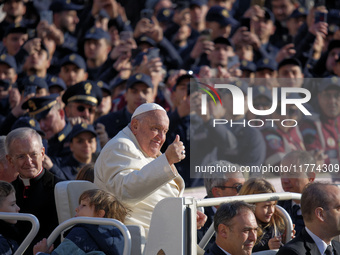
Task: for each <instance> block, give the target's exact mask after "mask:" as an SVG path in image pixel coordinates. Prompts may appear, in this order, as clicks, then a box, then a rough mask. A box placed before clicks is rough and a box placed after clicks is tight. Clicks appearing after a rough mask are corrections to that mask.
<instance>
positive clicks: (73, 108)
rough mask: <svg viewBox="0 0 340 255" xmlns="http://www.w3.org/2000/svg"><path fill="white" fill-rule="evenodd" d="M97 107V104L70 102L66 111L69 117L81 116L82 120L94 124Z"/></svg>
mask: <svg viewBox="0 0 340 255" xmlns="http://www.w3.org/2000/svg"><path fill="white" fill-rule="evenodd" d="M96 108H97V107H96V106H93V105H90V104H85V103H80V102H70V103H68V104H67V105H66V106H65V111H66V116H67V117H68V118H76V117H80V118H81V119H82V122H84V123H86V124H93V121H94V117H95V113H96Z"/></svg>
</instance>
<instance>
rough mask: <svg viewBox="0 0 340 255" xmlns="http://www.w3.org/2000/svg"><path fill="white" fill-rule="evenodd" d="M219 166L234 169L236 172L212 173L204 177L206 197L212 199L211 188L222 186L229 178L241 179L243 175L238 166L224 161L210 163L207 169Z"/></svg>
mask: <svg viewBox="0 0 340 255" xmlns="http://www.w3.org/2000/svg"><path fill="white" fill-rule="evenodd" d="M209 166H210V167H215V166H220V167H221V168H223V167H231V166H233V167H236V170H237V171H236V172H214V173H213V174H210V173H209V174H208V175H207V176H204V187H205V190H206V192H207V195H208V197H214V196H213V193H212V188H213V187H216V186H223V185H224V184H225V183H226V182H227V181H228V179H229V178H243V174H242V173H241V171H240V166H239V165H236V164H232V163H230V162H229V161H226V160H219V161H215V162H212V163H210V164H209V165H208V167H209Z"/></svg>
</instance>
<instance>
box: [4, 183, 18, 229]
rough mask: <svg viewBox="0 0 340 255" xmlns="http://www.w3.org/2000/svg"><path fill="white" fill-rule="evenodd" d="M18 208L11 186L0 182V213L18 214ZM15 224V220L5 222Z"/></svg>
mask: <svg viewBox="0 0 340 255" xmlns="http://www.w3.org/2000/svg"><path fill="white" fill-rule="evenodd" d="M19 210H20V208H19V206H18V205H17V204H16V198H15V189H14V187H13V186H12V184H10V183H8V182H5V181H0V212H14V213H17V212H19ZM6 221H7V222H9V223H12V224H15V223H16V222H17V221H16V220H6Z"/></svg>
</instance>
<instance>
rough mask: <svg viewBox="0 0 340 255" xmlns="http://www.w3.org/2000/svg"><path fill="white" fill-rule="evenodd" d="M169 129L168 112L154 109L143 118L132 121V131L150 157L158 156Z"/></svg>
mask: <svg viewBox="0 0 340 255" xmlns="http://www.w3.org/2000/svg"><path fill="white" fill-rule="evenodd" d="M168 129H169V118H168V115H167V114H166V112H164V111H162V110H154V111H150V112H147V113H146V114H145V115H143V117H142V119H139V120H137V119H136V118H134V119H133V120H132V121H131V130H132V133H133V134H134V135H135V136H136V139H137V141H138V143H139V145H140V146H141V148H142V150H143V151H144V152H145V153H146V155H148V156H149V157H156V156H157V155H159V153H160V149H161V148H162V145H163V144H164V142H165V138H166V133H167V132H168Z"/></svg>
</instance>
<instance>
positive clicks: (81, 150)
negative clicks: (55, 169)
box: [61, 123, 97, 180]
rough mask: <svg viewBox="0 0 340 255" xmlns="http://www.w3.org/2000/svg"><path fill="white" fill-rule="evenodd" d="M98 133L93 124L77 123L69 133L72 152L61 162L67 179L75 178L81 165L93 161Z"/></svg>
mask: <svg viewBox="0 0 340 255" xmlns="http://www.w3.org/2000/svg"><path fill="white" fill-rule="evenodd" d="M96 137H97V133H96V131H95V130H94V128H93V126H92V125H87V124H86V123H82V124H77V125H75V126H74V127H73V128H72V131H71V133H70V135H69V139H70V149H71V152H72V154H71V155H69V156H68V157H66V158H65V159H64V160H63V162H62V163H61V171H62V172H63V173H64V175H65V176H66V179H67V180H74V179H75V178H76V176H77V173H78V171H79V169H80V168H81V167H83V166H84V165H85V164H88V163H90V162H93V158H92V154H93V153H95V151H96V147H97V142H96Z"/></svg>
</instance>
